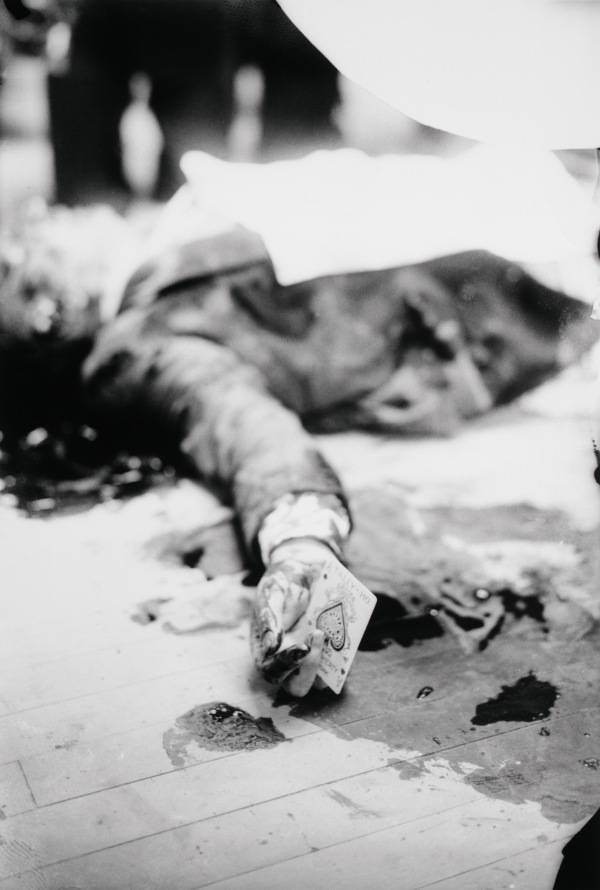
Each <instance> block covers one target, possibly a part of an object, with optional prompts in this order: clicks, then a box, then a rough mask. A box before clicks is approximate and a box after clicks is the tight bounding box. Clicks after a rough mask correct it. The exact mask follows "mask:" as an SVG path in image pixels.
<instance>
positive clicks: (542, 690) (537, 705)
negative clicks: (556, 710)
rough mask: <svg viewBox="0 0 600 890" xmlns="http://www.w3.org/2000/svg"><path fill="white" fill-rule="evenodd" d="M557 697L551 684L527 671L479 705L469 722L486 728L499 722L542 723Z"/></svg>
mask: <svg viewBox="0 0 600 890" xmlns="http://www.w3.org/2000/svg"><path fill="white" fill-rule="evenodd" d="M557 697H558V690H557V689H556V688H555V687H554V686H553V685H552V683H548V681H547V680H538V678H537V677H536V676H535V674H534V673H533V672H532V671H530V672H529V673H528V674H526V675H525V676H524V677H519V679H518V680H517V681H516V683H513V684H512V685H511V686H503V687H502V689H501V691H500V693H499V694H498V695H497V696H496V697H495V698H490V699H488V700H487V701H484V702H481V703H480V704H478V705H477V707H476V708H475V716H474V717H472V718H471V723H473V724H474V725H475V726H487V725H488V724H489V723H498V722H499V721H500V720H510V721H517V722H524V723H531V722H533V721H534V720H543V719H544V718H546V717H548V716H549V715H550V711H551V710H552V707H553V705H554V703H555V702H556V699H557Z"/></svg>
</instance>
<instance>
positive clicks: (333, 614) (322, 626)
mask: <svg viewBox="0 0 600 890" xmlns="http://www.w3.org/2000/svg"><path fill="white" fill-rule="evenodd" d="M316 625H317V627H318V629H319V630H322V631H323V633H324V634H325V636H326V637H327V639H328V640H329V641H330V643H331V645H332V647H333V648H334V649H335V651H336V652H339V651H340V650H341V649H343V648H344V644H345V642H346V622H345V620H344V607H343V605H342V603H341V602H337V603H332V605H330V606H327V607H326V608H325V609H323V611H322V612H321V613H320V615H319V617H318V618H317V621H316Z"/></svg>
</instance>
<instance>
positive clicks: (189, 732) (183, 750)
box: [163, 701, 287, 767]
mask: <svg viewBox="0 0 600 890" xmlns="http://www.w3.org/2000/svg"><path fill="white" fill-rule="evenodd" d="M285 741H287V740H286V737H285V736H284V735H283V733H282V732H280V731H279V730H278V729H277V727H276V726H275V724H274V723H273V721H272V720H271V718H270V717H253V716H252V714H249V713H248V711H244V710H243V709H242V708H236V707H234V706H233V705H229V704H226V703H225V702H217V701H213V702H208V703H207V704H204V705H196V707H195V708H192V709H191V710H190V711H187V712H186V713H185V714H182V715H181V717H178V718H177V720H176V721H175V726H173V727H172V728H171V729H168V730H167V731H166V732H165V733H164V735H163V747H164V749H165V752H166V754H167V756H168V758H169V760H170V761H171V763H172V764H173V766H176V767H183V766H187V765H188V764H189V763H190V762H193V760H194V755H193V750H192V749H193V747H194V746H198V747H200V748H204V749H208V750H211V751H252V750H255V749H257V748H272V747H273V746H274V745H277V744H279V742H285Z"/></svg>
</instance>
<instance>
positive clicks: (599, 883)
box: [554, 810, 600, 890]
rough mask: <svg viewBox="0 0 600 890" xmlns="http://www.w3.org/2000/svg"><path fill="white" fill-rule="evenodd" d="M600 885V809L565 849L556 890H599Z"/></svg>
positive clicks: (557, 877)
mask: <svg viewBox="0 0 600 890" xmlns="http://www.w3.org/2000/svg"><path fill="white" fill-rule="evenodd" d="M598 887H600V810H597V811H596V813H594V815H593V816H592V818H591V819H590V820H589V821H588V822H586V823H585V825H584V826H583V828H581V829H580V830H579V831H578V832H577V834H576V835H574V837H572V838H571V840H570V841H569V843H568V844H567V845H566V846H565V848H564V849H563V860H562V863H561V865H560V868H559V870H558V874H557V876H556V881H555V883H554V890H598Z"/></svg>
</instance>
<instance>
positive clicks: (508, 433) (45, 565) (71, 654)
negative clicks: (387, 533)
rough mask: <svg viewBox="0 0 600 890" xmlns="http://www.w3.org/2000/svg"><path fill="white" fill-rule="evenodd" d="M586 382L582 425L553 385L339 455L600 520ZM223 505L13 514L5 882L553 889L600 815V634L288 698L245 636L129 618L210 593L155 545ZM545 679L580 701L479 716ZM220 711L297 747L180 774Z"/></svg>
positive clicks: (371, 671)
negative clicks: (169, 737) (198, 590)
mask: <svg viewBox="0 0 600 890" xmlns="http://www.w3.org/2000/svg"><path fill="white" fill-rule="evenodd" d="M572 387H573V388H572V389H571V390H569V392H571V393H572V396H573V398H571V397H569V398H568V399H567V400H566V401H565V400H564V399H561V400H560V404H561V405H566V408H564V409H562V410H556V401H555V399H554V398H553V397H552V393H550V395H549V396H548V395H547V394H546V396H544V394H542V397H541V398H540V399H539V400H538V402H536V401H535V400H534V402H533V403H530V404H529V405H528V407H527V409H526V410H525V409H524V410H522V411H520V412H518V413H517V415H516V416H515V414H514V413H509V414H507V415H498V416H497V417H496V418H494V419H491V420H488V421H485V422H484V423H482V424H480V425H478V426H476V427H473V428H471V429H469V430H467V431H466V432H465V433H463V434H462V435H461V436H460V437H459V438H458V439H456V440H454V441H452V442H441V441H437V442H433V441H432V442H425V443H419V442H403V443H399V442H393V441H386V440H381V439H379V440H373V439H369V437H366V436H344V437H331V438H328V439H325V440H323V447H324V448H325V450H326V451H327V453H328V454H330V456H331V457H332V459H333V460H334V462H335V463H336V464H337V465H338V466H339V468H340V470H341V472H342V473H343V474H344V477H345V478H346V479H347V480H348V482H349V484H352V485H359V486H360V485H363V484H367V483H369V482H373V481H377V482H379V483H381V484H387V483H390V484H392V483H393V484H395V485H400V486H404V487H405V489H406V491H408V492H412V493H413V496H414V500H415V503H421V504H430V503H433V502H435V501H438V502H440V501H441V502H451V503H453V504H456V503H463V504H467V505H471V506H473V505H489V504H494V503H498V504H502V503H504V504H506V503H509V504H510V503H516V502H519V501H528V502H531V503H534V504H535V503H537V504H538V505H539V506H542V507H560V508H562V509H565V510H566V511H567V512H568V513H569V515H570V516H571V517H572V519H573V522H574V523H576V524H577V525H579V526H580V527H582V528H588V529H589V528H592V527H593V526H594V525H595V524H596V523H597V520H598V516H597V509H598V504H597V502H596V490H595V489H594V488H593V486H592V484H591V482H590V470H591V455H590V449H589V438H588V433H589V428H588V425H587V420H586V419H585V416H584V415H585V411H584V409H583V408H581V405H582V404H583V403H584V402H585V396H586V394H587V392H588V390H586V389H585V386H584V383H583V382H582V383H581V386H580V385H579V383H578V381H577V380H575V381H574V382H572ZM567 389H569V387H567ZM588 389H589V388H588ZM554 392H556V390H555V391H554ZM582 393H583V395H582ZM578 399H579V401H578ZM223 515H224V514H223V510H222V509H221V508H220V507H219V506H218V505H217V504H216V503H215V502H214V500H213V499H212V498H211V497H210V496H209V495H208V494H206V493H204V492H203V491H202V490H200V489H196V488H195V487H194V486H192V485H191V483H190V484H188V483H183V484H180V485H177V486H175V487H174V488H173V489H167V490H162V491H159V492H153V493H149V494H146V495H142V496H140V497H139V498H136V499H134V500H132V501H130V502H129V503H127V504H120V505H115V504H104V505H101V506H99V507H96V508H94V509H92V510H90V511H88V512H86V513H84V514H79V515H74V516H68V517H57V518H53V519H50V520H30V519H25V518H23V517H22V516H20V515H18V514H17V513H16V512H15V511H14V510H12V509H9V508H3V509H1V510H0V527H1V534H2V589H1V594H0V596H1V607H2V622H1V625H2V629H1V631H0V634H1V650H0V662H1V670H0V869H1V870H0V878H1V879H0V888H2V890H5V888H6V890H8V888H11V890H75V888H79V890H113V888H114V890H126V888H132V890H133V888H135V890H151V888H152V890H154V888H155V890H187V888H189V890H193V888H200V887H207V886H212V887H223V888H231V890H233V888H244V890H249V888H257V890H267V888H278V890H279V888H280V887H281V886H286V887H289V888H290V890H292V888H293V890H302V888H307V890H308V888H321V887H323V888H325V887H327V888H330V890H335V888H349V890H352V888H372V887H376V888H401V890H412V888H415V890H416V888H426V887H427V888H429V887H435V888H439V890H509V888H510V890H512V888H520V890H547V888H550V887H551V885H552V880H553V876H554V874H555V872H556V868H557V865H558V862H559V859H560V850H561V847H562V845H563V844H564V842H565V840H566V839H567V838H569V837H570V836H571V835H572V834H573V833H574V831H575V830H576V829H577V827H578V826H579V825H580V824H581V822H582V820H583V819H585V818H586V817H587V816H588V815H590V814H591V813H592V812H593V811H594V810H595V809H596V808H597V807H598V806H599V805H600V769H598V767H599V765H600V760H599V758H600V708H599V702H598V695H597V690H598V679H599V677H598V664H597V651H598V640H597V638H594V637H592V638H591V639H586V640H583V641H578V642H575V643H574V642H569V640H560V639H549V638H548V637H545V638H544V637H543V636H542V634H541V633H540V632H539V631H538V630H536V629H535V628H532V629H531V632H529V631H527V632H525V633H522V634H517V635H516V636H515V635H513V636H511V635H502V634H501V635H500V636H499V637H498V638H497V639H496V640H495V641H493V643H492V644H491V645H490V647H489V648H488V650H487V651H486V652H484V653H481V654H479V655H477V656H472V657H467V656H465V655H463V654H462V653H461V651H460V649H459V648H458V646H457V645H456V643H455V641H454V639H453V638H452V637H450V636H448V635H446V636H443V637H440V638H438V639H432V640H428V641H426V642H423V643H422V644H420V645H414V646H412V647H410V648H403V647H400V646H397V645H392V646H389V647H388V648H386V649H383V650H381V651H374V652H362V653H359V656H358V659H357V662H356V664H355V668H354V671H353V674H352V676H351V678H350V680H349V683H348V688H347V691H346V693H345V695H343V696H341V697H340V698H339V699H336V698H335V697H334V696H333V695H327V694H321V695H320V696H319V697H317V698H316V699H315V698H310V699H308V700H304V701H302V702H300V703H294V702H290V701H286V700H284V699H282V698H281V697H279V698H276V699H275V700H274V698H273V692H272V690H271V689H269V688H268V687H266V686H265V685H264V684H263V683H262V682H261V681H260V680H258V679H257V678H256V677H255V676H254V674H253V672H252V670H251V666H250V663H249V658H248V651H247V639H246V629H245V627H244V625H243V624H241V625H239V626H237V627H234V628H230V629H218V628H216V629H212V630H210V629H209V630H204V631H202V632H201V633H197V634H191V635H183V636H177V635H174V634H169V633H166V632H165V631H164V629H163V628H162V627H161V626H159V624H158V623H154V624H150V625H146V626H142V625H140V624H138V623H135V622H133V621H132V620H131V612H132V610H133V608H134V605H135V604H136V603H138V602H139V601H140V600H143V599H146V598H148V597H151V596H166V595H173V593H174V592H175V593H177V592H178V591H179V592H181V591H186V590H187V591H189V590H191V589H193V588H194V585H195V584H197V583H198V582H197V575H196V574H195V571H194V570H193V569H189V568H185V567H183V566H177V565H174V564H168V563H166V562H159V561H157V560H156V559H155V558H154V557H153V556H152V555H150V554H151V550H152V548H150V550H149V549H148V542H151V541H152V540H154V539H155V538H156V537H157V536H158V535H161V534H164V533H165V531H166V530H168V529H170V528H175V529H179V530H181V531H185V530H186V529H188V528H192V527H193V526H194V525H198V524H202V523H206V524H210V523H212V522H214V521H217V520H218V519H219V518H222V517H223ZM530 672H533V673H534V674H535V675H536V677H538V678H539V679H540V680H543V681H545V682H547V683H548V684H551V685H552V686H553V687H554V688H556V690H558V692H559V697H558V698H557V700H556V703H555V704H554V706H553V708H552V710H551V712H550V714H549V716H548V717H545V718H542V719H539V720H536V721H534V722H507V721H501V722H496V723H492V724H489V725H475V724H473V723H472V722H471V718H472V717H473V716H474V714H475V709H476V707H477V705H478V704H480V703H481V702H483V701H485V700H486V699H488V698H490V697H493V696H496V695H497V694H498V693H499V692H500V689H501V687H502V685H503V684H512V683H514V682H515V681H517V680H518V679H519V678H520V677H523V676H526V675H528V674H529V673H530ZM425 686H431V687H432V690H433V691H432V692H431V694H430V695H428V696H426V697H421V698H419V697H418V693H419V691H420V690H421V689H422V688H423V687H425ZM210 701H223V702H227V703H229V704H232V705H234V706H236V707H241V708H244V709H245V710H247V711H249V712H250V713H251V714H252V715H254V716H262V717H270V718H272V720H273V722H274V724H275V726H276V727H277V729H279V730H280V732H281V733H283V735H284V736H285V737H286V741H282V742H281V743H279V744H276V745H275V746H273V747H271V748H268V749H263V750H246V751H227V750H211V749H207V748H202V747H200V746H199V745H196V746H194V745H191V746H188V748H187V750H186V752H185V754H184V761H183V766H182V765H178V766H174V765H173V761H172V758H170V757H169V752H168V750H166V749H165V745H164V734H165V733H166V732H168V731H169V730H170V729H171V728H172V727H173V726H174V724H175V721H176V719H177V718H178V717H179V716H180V715H182V714H184V713H185V712H186V711H188V710H190V709H191V708H193V707H195V706H198V705H202V704H204V703H207V702H210Z"/></svg>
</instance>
